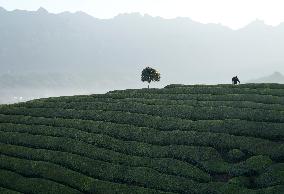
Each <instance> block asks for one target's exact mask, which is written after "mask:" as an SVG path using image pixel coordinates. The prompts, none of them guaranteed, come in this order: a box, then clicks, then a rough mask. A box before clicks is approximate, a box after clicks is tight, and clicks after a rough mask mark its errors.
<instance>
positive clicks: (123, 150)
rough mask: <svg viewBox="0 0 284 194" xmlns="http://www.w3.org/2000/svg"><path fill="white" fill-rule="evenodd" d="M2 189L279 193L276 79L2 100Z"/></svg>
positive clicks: (282, 160)
mask: <svg viewBox="0 0 284 194" xmlns="http://www.w3.org/2000/svg"><path fill="white" fill-rule="evenodd" d="M0 174H1V176H0V193H195V194H199V193H200V194H203V193H212V194H215V193H216V194H218V193H220V194H222V193H224V194H226V193H232V194H238V193H242V194H250V193H251V194H261V193H267V194H270V193H271V194H272V193H279V194H280V193H284V85H281V84H244V85H240V86H231V85H211V86H210V85H207V86H206V85H193V86H186V85H169V86H167V87H165V88H163V89H141V90H123V91H112V92H109V93H107V94H104V95H89V96H71V97H58V98H46V99H39V100H33V101H30V102H26V103H19V104H14V105H4V106H1V107H0Z"/></svg>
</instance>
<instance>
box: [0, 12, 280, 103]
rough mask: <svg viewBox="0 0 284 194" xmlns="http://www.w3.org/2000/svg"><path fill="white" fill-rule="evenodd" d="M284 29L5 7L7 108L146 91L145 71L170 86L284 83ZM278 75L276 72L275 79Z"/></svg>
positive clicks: (1, 78) (2, 42)
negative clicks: (38, 100) (71, 97)
mask: <svg viewBox="0 0 284 194" xmlns="http://www.w3.org/2000/svg"><path fill="white" fill-rule="evenodd" d="M283 34H284V23H282V24H280V25H278V26H276V27H273V26H269V25H266V24H265V23H264V22H262V21H261V20H256V21H254V22H252V23H250V24H248V25H247V26H245V27H243V28H241V29H238V30H232V29H231V28H229V27H226V26H222V25H218V24H201V23H198V22H195V21H193V20H191V19H189V18H176V19H163V18H161V17H152V16H150V15H141V14H139V13H133V14H121V15H118V16H116V17H114V18H112V19H97V18H94V17H92V16H90V15H88V14H86V13H84V12H76V13H70V12H63V13H60V14H52V13H49V12H48V11H47V10H45V9H44V8H40V9H39V10H37V11H23V10H14V11H7V10H5V9H4V8H0V67H1V71H0V103H13V102H18V101H25V100H29V99H34V98H40V97H49V96H59V95H75V94H91V93H105V92H107V91H109V90H116V89H126V88H142V87H146V84H145V83H144V84H143V83H142V82H141V80H140V75H141V71H142V69H143V68H145V67H146V66H151V67H154V68H155V69H157V70H159V72H160V73H161V81H160V82H159V83H154V84H153V87H163V86H165V85H167V84H171V83H183V84H217V83H220V84H224V83H231V78H232V77H233V76H235V75H238V76H239V78H240V80H241V82H277V83H284V79H283V75H282V74H283V73H284V55H283V50H284V39H283ZM274 72H276V73H274Z"/></svg>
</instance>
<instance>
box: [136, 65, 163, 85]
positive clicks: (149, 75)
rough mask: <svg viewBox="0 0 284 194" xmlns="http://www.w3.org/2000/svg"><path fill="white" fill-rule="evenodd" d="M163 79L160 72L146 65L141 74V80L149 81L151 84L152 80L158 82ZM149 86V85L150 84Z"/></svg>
mask: <svg viewBox="0 0 284 194" xmlns="http://www.w3.org/2000/svg"><path fill="white" fill-rule="evenodd" d="M160 79H161V75H160V73H159V72H158V71H157V70H156V69H153V68H151V67H146V68H145V69H143V71H142V74H141V81H142V82H148V83H149V84H150V83H151V82H152V81H155V82H158V81H160ZM148 88H149V85H148Z"/></svg>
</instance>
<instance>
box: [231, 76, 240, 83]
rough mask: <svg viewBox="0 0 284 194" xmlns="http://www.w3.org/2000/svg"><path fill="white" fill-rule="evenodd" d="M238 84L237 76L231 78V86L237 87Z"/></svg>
mask: <svg viewBox="0 0 284 194" xmlns="http://www.w3.org/2000/svg"><path fill="white" fill-rule="evenodd" d="M238 82H239V83H241V82H240V80H239V78H238V76H236V77H233V78H232V84H234V85H237V84H238Z"/></svg>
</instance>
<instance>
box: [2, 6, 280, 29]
mask: <svg viewBox="0 0 284 194" xmlns="http://www.w3.org/2000/svg"><path fill="white" fill-rule="evenodd" d="M0 6H2V7H4V8H6V9H7V10H14V9H25V10H36V9H38V8H39V7H44V8H46V9H47V10H48V11H50V12H53V13H58V12H62V11H72V12H74V11H79V10H80V11H84V12H86V13H88V14H90V15H93V16H95V17H98V18H111V17H113V16H115V15H117V14H119V13H130V12H140V13H142V14H144V13H147V14H150V15H152V16H161V17H164V18H174V17H178V16H181V17H190V18H191V19H193V20H195V21H199V22H202V23H222V24H223V25H226V26H229V27H231V28H234V29H236V28H240V27H243V26H244V25H246V24H248V23H249V22H251V21H253V20H255V19H260V20H264V21H265V23H266V24H270V25H278V24H279V23H281V22H284V11H283V8H284V0H0Z"/></svg>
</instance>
